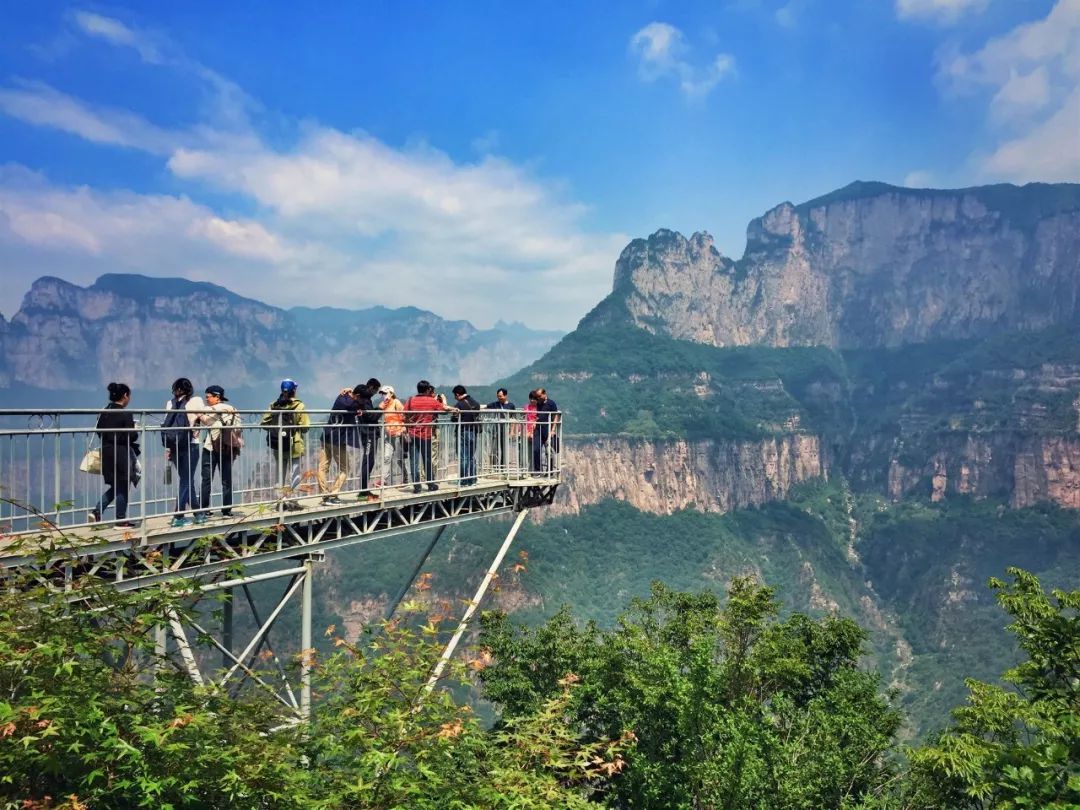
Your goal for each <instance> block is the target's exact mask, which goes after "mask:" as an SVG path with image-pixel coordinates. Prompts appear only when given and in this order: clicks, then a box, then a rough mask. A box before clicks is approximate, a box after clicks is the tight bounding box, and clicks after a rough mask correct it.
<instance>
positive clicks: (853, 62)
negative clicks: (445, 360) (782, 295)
mask: <svg viewBox="0 0 1080 810" xmlns="http://www.w3.org/2000/svg"><path fill="white" fill-rule="evenodd" d="M5 17H6V19H5V26H4V27H3V30H2V31H0V263H2V266H3V267H4V275H5V278H6V279H8V280H9V284H8V285H6V289H7V292H6V295H5V298H4V299H3V300H2V304H0V311H3V313H4V314H5V315H7V316H9V317H10V315H11V314H12V313H13V312H14V310H15V309H16V308H17V305H18V301H19V299H20V298H21V296H22V294H23V293H24V292H25V290H26V289H27V287H28V286H29V284H30V282H31V281H32V280H33V279H34V278H36V277H38V276H40V275H45V274H51V275H59V276H61V277H63V278H66V279H69V280H71V281H74V282H77V283H83V284H85V283H89V282H90V281H92V280H93V279H94V278H95V277H96V276H97V275H99V274H100V273H102V272H108V271H121V272H143V273H146V274H148V275H180V276H186V277H189V278H195V279H200V280H209V281H215V282H217V283H220V284H223V285H225V286H228V287H230V288H232V289H234V290H236V291H238V292H241V293H243V294H247V295H250V296H252V297H256V298H259V299H261V300H265V301H268V302H270V303H274V304H278V305H282V306H288V305H291V304H305V305H326V304H333V305H339V306H350V307H360V306H368V305H373V304H385V305H388V306H401V305H405V304H412V305H416V306H421V307H425V308H428V309H431V310H433V311H435V312H438V313H439V314H440V315H443V316H446V317H455V318H467V319H469V320H472V321H473V322H474V323H476V324H477V325H480V326H486V325H489V324H490V323H492V322H493V321H495V320H496V319H498V318H504V319H506V320H521V321H524V322H526V323H528V324H529V325H531V326H535V327H555V328H571V327H572V326H573V325H574V324H575V323H576V321H577V320H578V318H580V317H581V315H583V314H584V313H585V312H586V311H587V310H588V309H589V308H590V307H591V306H592V305H593V304H595V303H596V302H597V301H598V300H599V299H600V298H601V297H602V296H603V295H604V294H605V293H606V292H607V291H608V289H609V287H610V281H611V275H612V270H613V267H614V262H615V259H616V258H617V256H618V253H619V251H620V250H621V248H622V247H623V246H624V245H625V244H626V242H627V241H628V240H629V239H630V238H633V237H636V236H645V235H648V234H649V233H651V232H653V231H655V230H656V229H657V228H661V227H666V228H673V229H676V230H680V231H682V232H684V233H687V234H689V233H691V232H693V231H699V230H706V231H708V232H710V233H711V234H713V236H714V237H715V238H716V241H717V246H718V247H719V249H720V250H721V251H722V252H723V253H725V254H727V255H731V256H735V257H738V256H739V255H741V254H742V250H743V246H744V243H743V237H744V233H745V228H746V224H747V222H748V221H749V220H750V219H751V218H752V217H755V216H758V215H760V214H762V213H764V212H765V211H766V210H768V209H769V208H771V207H772V206H774V205H776V204H777V203H779V202H781V201H784V200H791V201H793V202H800V201H803V200H806V199H809V198H811V197H814V196H817V195H819V194H823V193H826V192H828V191H830V190H832V189H834V188H837V187H840V186H843V185H845V184H847V183H848V182H851V181H852V180H856V179H864V180H869V179H875V180H884V181H887V182H892V183H895V184H897V185H904V184H908V185H918V186H935V187H956V186H965V185H975V184H982V183H988V182H1000V181H1008V182H1017V183H1023V182H1028V181H1033V180H1046V181H1060V180H1073V181H1075V180H1080V0H1045V1H1044V0H878V1H877V2H872V1H871V0H865V1H863V2H850V3H845V2H839V1H838V0H829V1H828V2H827V1H826V0H729V2H724V0H712V1H711V2H700V3H696V2H680V3H667V2H657V1H656V0H651V1H650V2H632V1H628V2H595V3H585V4H582V3H569V2H549V3H544V4H532V5H528V4H512V3H503V2H488V3H482V2H471V3H426V4H420V3H413V2H367V3H361V2H349V3H345V2H341V3H322V4H299V3H285V2H282V3H275V2H265V0H264V2H243V3H241V2H237V3H229V4H221V3H208V2H207V3H204V2H185V3H173V4H147V3H126V4H125V3H111V4H108V5H98V4H85V5H65V4H60V3H36V4H29V3H23V4H15V5H12V6H11V7H10V8H8V9H7V10H6V13H5ZM12 282H13V283H12Z"/></svg>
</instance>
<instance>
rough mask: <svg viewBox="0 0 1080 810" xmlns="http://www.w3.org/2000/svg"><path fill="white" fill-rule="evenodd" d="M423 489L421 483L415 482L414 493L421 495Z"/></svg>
mask: <svg viewBox="0 0 1080 810" xmlns="http://www.w3.org/2000/svg"><path fill="white" fill-rule="evenodd" d="M423 489H424V488H423V487H422V486H420V485H419V484H413V488H412V491H413V492H414V493H416V494H417V495H419V494H420V493H421V492H422V491H423Z"/></svg>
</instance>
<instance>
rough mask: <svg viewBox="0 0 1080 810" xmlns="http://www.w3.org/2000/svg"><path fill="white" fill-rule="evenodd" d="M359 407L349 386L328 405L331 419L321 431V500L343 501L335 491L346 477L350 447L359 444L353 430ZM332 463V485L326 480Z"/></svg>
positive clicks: (354, 429)
mask: <svg viewBox="0 0 1080 810" xmlns="http://www.w3.org/2000/svg"><path fill="white" fill-rule="evenodd" d="M359 408H360V404H359V402H358V401H357V397H356V394H354V393H353V391H352V389H350V388H345V389H343V390H342V392H341V393H340V394H338V396H337V399H335V400H334V404H333V405H331V406H330V410H331V414H330V418H329V419H327V420H326V426H325V427H324V428H323V431H322V445H321V446H320V447H319V471H318V473H317V477H318V481H319V491H320V492H321V493H322V495H323V499H322V502H323V503H326V504H340V503H344V501H342V500H341V498H339V497H338V493H339V492H341V488H342V487H343V486H345V482H346V481H348V480H349V448H350V447H357V446H358V445H359V438H358V436H357V433H356V430H357V428H356V412H357V411H358V410H359ZM331 464H333V465H335V466H336V467H337V477H336V478H335V479H334V483H333V484H330V483H329V477H330V465H331Z"/></svg>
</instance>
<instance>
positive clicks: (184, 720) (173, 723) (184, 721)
mask: <svg viewBox="0 0 1080 810" xmlns="http://www.w3.org/2000/svg"><path fill="white" fill-rule="evenodd" d="M194 719H195V716H194V715H192V714H183V715H181V716H180V717H174V718H173V719H172V720H170V721H169V728H183V727H184V726H186V725H188V724H189V723H190V722H191V721H192V720H194Z"/></svg>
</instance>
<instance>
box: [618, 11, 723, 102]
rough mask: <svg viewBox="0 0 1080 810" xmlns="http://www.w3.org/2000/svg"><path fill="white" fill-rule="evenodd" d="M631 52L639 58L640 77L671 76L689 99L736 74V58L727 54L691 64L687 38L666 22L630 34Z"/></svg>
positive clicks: (700, 96) (653, 23)
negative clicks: (700, 63) (698, 63)
mask: <svg viewBox="0 0 1080 810" xmlns="http://www.w3.org/2000/svg"><path fill="white" fill-rule="evenodd" d="M630 52H631V54H633V55H634V56H635V57H636V58H637V60H638V75H639V76H640V77H641V78H642V79H643V80H645V81H649V82H651V81H656V80H658V79H674V80H675V81H676V82H678V85H679V89H680V90H681V91H682V93H683V94H684V95H685V96H687V97H688V98H695V99H700V98H704V97H705V96H707V95H708V94H709V93H710V92H712V90H713V88H715V87H716V86H717V85H718V84H719V83H720V82H721V81H723V80H724V79H725V78H727V77H729V76H732V75H734V73H735V57H734V56H732V55H731V54H727V53H719V54H717V55H716V56H714V57H713V58H712V60H711V61H709V62H707V63H705V64H703V65H695V64H693V63H692V62H691V61H690V48H689V46H688V45H687V43H686V37H685V36H684V35H683V32H682V31H680V30H679V29H678V28H676V27H675V26H673V25H670V24H669V23H664V22H651V23H649V24H648V25H646V26H645V27H644V28H642V29H641V30H640V31H638V32H637V33H636V34H634V35H633V36H632V37H630Z"/></svg>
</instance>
